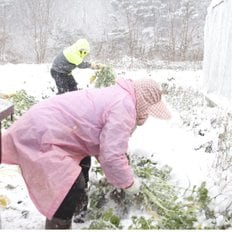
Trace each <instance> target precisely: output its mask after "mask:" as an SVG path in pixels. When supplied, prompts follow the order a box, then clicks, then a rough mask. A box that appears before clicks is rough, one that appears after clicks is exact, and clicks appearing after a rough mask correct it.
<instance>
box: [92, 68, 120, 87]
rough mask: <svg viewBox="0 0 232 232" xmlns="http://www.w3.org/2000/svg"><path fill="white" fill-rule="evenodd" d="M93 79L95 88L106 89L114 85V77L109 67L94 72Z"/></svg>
mask: <svg viewBox="0 0 232 232" xmlns="http://www.w3.org/2000/svg"><path fill="white" fill-rule="evenodd" d="M95 77H96V81H95V87H96V88H101V87H108V86H111V85H114V84H115V77H116V75H115V72H114V70H113V69H112V68H111V67H109V66H106V67H103V68H101V69H100V70H98V71H96V73H95Z"/></svg>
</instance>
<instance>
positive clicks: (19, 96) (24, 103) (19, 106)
mask: <svg viewBox="0 0 232 232" xmlns="http://www.w3.org/2000/svg"><path fill="white" fill-rule="evenodd" d="M8 100H9V101H10V102H11V103H12V104H13V105H14V115H13V118H14V120H16V119H17V118H18V117H20V116H21V115H22V114H23V113H24V112H26V111H27V110H28V109H29V108H30V107H31V106H32V105H34V104H35V103H36V102H37V100H36V99H35V97H33V96H31V95H28V94H27V92H26V91H25V90H24V89H22V90H19V91H17V92H16V93H15V94H14V95H12V96H11V97H10V98H9V99H8ZM12 123H13V121H12V120H11V119H9V118H7V119H4V120H3V121H2V125H3V127H4V128H5V129H7V128H8V127H9V126H10V125H11V124H12Z"/></svg>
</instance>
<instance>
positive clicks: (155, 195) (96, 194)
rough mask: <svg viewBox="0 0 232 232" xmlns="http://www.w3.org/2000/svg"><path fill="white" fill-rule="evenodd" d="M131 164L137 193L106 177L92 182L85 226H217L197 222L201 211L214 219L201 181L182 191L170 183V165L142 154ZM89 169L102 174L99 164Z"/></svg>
mask: <svg viewBox="0 0 232 232" xmlns="http://www.w3.org/2000/svg"><path fill="white" fill-rule="evenodd" d="M131 165H132V166H133V168H134V170H135V173H136V175H137V176H138V178H140V180H141V183H142V186H141V190H140V193H139V194H137V195H135V196H132V197H131V196H128V195H127V194H126V193H125V192H124V191H123V190H118V189H114V188H113V187H112V186H111V185H109V184H107V182H106V180H105V179H103V181H102V180H101V181H100V182H96V183H95V182H93V183H92V184H91V187H90V192H89V193H90V194H89V198H90V205H89V212H88V214H87V220H89V221H91V223H90V225H89V227H88V228H87V229H142V230H143V229H218V228H216V225H215V224H214V223H211V224H210V225H207V226H206V225H203V224H201V222H198V216H199V215H202V214H204V217H205V218H206V219H207V220H208V219H210V220H211V219H212V221H213V220H214V221H215V216H214V212H213V211H211V210H210V209H209V208H208V205H209V203H210V201H211V200H210V198H209V195H208V190H207V188H206V184H205V183H204V182H203V183H202V184H201V185H200V186H194V187H193V188H191V189H185V191H183V189H180V188H179V187H177V186H174V185H172V184H170V176H171V175H170V174H171V168H170V167H168V166H164V167H158V165H157V163H154V162H152V161H151V160H150V159H147V158H144V157H142V158H139V159H138V157H137V158H136V159H135V160H133V159H132V160H131ZM92 171H93V172H95V171H96V173H95V174H96V176H99V175H102V174H101V172H99V167H94V168H93V169H92ZM181 192H182V195H180V193H181ZM183 192H184V194H183ZM115 193H116V194H115ZM133 212H134V213H133ZM136 212H137V213H136ZM138 212H141V215H138ZM125 220H126V221H127V225H126V226H125V223H124V221H125ZM128 220H129V226H128ZM85 229H86V228H85Z"/></svg>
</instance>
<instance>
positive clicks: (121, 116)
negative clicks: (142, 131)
mask: <svg viewBox="0 0 232 232" xmlns="http://www.w3.org/2000/svg"><path fill="white" fill-rule="evenodd" d="M161 95H162V93H161V90H160V89H159V86H158V85H157V83H156V82H155V81H154V80H151V79H142V80H137V81H132V80H124V79H120V80H118V81H117V82H116V84H115V85H114V86H111V87H107V88H102V89H86V90H82V91H73V92H69V93H65V94H62V95H57V96H53V97H50V98H48V99H46V100H43V101H41V102H40V103H38V104H36V105H34V106H33V107H31V109H30V110H28V111H27V112H26V113H25V114H24V115H23V116H21V117H20V118H19V119H18V120H17V121H16V122H15V123H14V124H13V125H12V126H11V127H10V128H9V129H8V130H7V131H6V132H5V134H4V135H3V138H2V140H3V154H2V155H3V156H2V160H3V162H4V163H8V164H16V165H19V166H20V168H21V171H22V175H23V178H24V180H25V182H26V185H27V188H28V191H29V194H30V197H31V199H32V201H33V202H34V204H35V206H36V207H37V209H38V210H39V211H40V212H41V213H42V214H43V215H45V216H46V218H47V220H46V229H68V228H70V227H71V219H72V216H73V214H74V211H75V208H76V205H77V204H79V203H80V201H81V200H82V195H83V193H84V191H85V179H84V175H83V172H82V168H81V166H80V162H81V160H83V159H84V158H85V157H87V156H89V155H90V154H91V155H93V156H95V158H96V159H97V160H98V161H99V163H100V165H101V168H102V169H103V172H104V174H105V176H106V178H107V181H108V182H109V183H110V184H112V185H114V186H115V187H118V188H122V189H125V190H127V191H128V192H132V193H134V192H136V191H139V186H138V183H137V182H136V180H134V178H133V171H132V169H131V167H130V166H129V164H128V160H127V157H126V152H127V148H128V141H129V137H130V136H131V134H132V132H133V130H134V128H135V127H136V126H137V125H138V126H140V125H142V124H143V123H144V122H145V120H146V119H147V118H148V116H149V115H152V116H155V117H158V118H161V119H169V118H170V114H169V112H168V111H167V109H166V107H165V105H164V103H163V102H162V101H161Z"/></svg>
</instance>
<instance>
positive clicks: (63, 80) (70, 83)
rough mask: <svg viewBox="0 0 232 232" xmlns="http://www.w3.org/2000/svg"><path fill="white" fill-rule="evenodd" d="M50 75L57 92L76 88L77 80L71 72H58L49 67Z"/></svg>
mask: <svg viewBox="0 0 232 232" xmlns="http://www.w3.org/2000/svg"><path fill="white" fill-rule="evenodd" d="M51 75H52V77H53V79H54V80H55V82H56V87H57V90H58V93H57V94H62V93H65V92H70V91H74V90H77V82H76V81H75V79H74V77H73V76H72V75H71V74H70V75H68V74H65V73H59V72H56V71H55V70H53V69H51Z"/></svg>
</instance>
